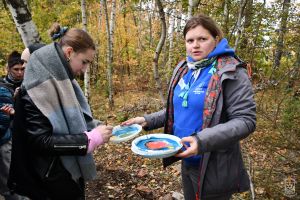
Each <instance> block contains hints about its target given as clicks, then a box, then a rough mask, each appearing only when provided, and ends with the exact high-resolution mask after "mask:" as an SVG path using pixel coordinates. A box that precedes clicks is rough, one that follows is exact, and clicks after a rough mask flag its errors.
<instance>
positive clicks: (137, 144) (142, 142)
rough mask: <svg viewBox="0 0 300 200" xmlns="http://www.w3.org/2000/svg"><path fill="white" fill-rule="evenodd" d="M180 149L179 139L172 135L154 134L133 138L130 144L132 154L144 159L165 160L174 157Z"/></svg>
mask: <svg viewBox="0 0 300 200" xmlns="http://www.w3.org/2000/svg"><path fill="white" fill-rule="evenodd" d="M181 148H182V144H181V143H180V138H179V137H176V136H174V135H169V134H164V133H156V134H149V135H144V136H140V137H138V138H135V139H134V140H133V141H132V143H131V150H132V151H133V153H135V154H138V155H141V156H143V157H146V158H166V157H170V156H173V155H175V154H176V153H177V152H178V151H179V150H180V149H181Z"/></svg>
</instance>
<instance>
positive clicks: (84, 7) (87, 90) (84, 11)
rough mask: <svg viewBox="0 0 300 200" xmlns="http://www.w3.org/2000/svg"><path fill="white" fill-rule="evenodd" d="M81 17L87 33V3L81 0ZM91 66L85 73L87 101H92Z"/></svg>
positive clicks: (83, 27)
mask: <svg viewBox="0 0 300 200" xmlns="http://www.w3.org/2000/svg"><path fill="white" fill-rule="evenodd" d="M81 16H82V29H83V30H84V31H86V32H87V17H86V2H85V0H81ZM90 92H91V88H90V66H88V67H87V69H86V71H85V73H84V95H85V97H86V98H87V100H88V101H89V100H90Z"/></svg>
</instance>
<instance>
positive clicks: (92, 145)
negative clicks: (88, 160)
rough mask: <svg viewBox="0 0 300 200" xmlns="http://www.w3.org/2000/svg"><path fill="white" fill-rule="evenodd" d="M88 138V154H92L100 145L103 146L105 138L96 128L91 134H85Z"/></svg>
mask: <svg viewBox="0 0 300 200" xmlns="http://www.w3.org/2000/svg"><path fill="white" fill-rule="evenodd" d="M85 134H86V135H87V137H88V141H89V144H88V151H87V153H92V152H93V151H94V150H95V149H96V148H97V147H98V146H99V145H101V144H103V143H104V142H103V137H102V134H100V133H99V132H98V131H97V130H96V129H95V128H94V129H93V130H91V131H90V132H87V131H86V132H85Z"/></svg>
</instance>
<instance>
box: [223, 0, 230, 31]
mask: <svg viewBox="0 0 300 200" xmlns="http://www.w3.org/2000/svg"><path fill="white" fill-rule="evenodd" d="M229 6H230V0H224V4H223V25H222V27H223V29H224V35H225V36H227V35H228V22H229Z"/></svg>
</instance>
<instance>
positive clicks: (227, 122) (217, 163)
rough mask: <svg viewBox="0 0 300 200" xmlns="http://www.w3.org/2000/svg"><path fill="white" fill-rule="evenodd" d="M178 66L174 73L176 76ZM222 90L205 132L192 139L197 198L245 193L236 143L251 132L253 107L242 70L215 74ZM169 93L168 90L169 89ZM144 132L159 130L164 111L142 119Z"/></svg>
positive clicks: (245, 180)
mask: <svg viewBox="0 0 300 200" xmlns="http://www.w3.org/2000/svg"><path fill="white" fill-rule="evenodd" d="M178 69H179V66H178V67H177V68H176V69H175V70H174V72H173V77H172V79H171V82H172V81H173V78H174V74H176V72H177V70H178ZM218 73H219V74H220V76H221V79H220V80H221V83H222V89H221V93H220V96H219V98H218V100H217V104H216V105H217V107H216V110H215V113H214V115H213V119H212V120H211V124H210V125H209V128H206V129H203V130H202V131H200V132H199V133H197V135H196V136H195V137H196V138H197V141H198V147H199V149H198V153H199V154H203V162H202V167H201V171H200V172H199V173H201V178H200V196H201V198H203V199H205V198H207V197H217V196H220V195H226V194H230V193H235V192H242V191H246V190H248V189H249V182H250V181H249V177H248V175H247V172H246V170H245V168H244V164H243V160H242V154H241V150H240V144H239V141H240V140H241V139H243V138H246V137H247V136H248V135H249V134H250V133H252V132H254V130H255V127H256V106H255V102H254V93H253V90H252V84H251V82H250V80H249V78H248V75H247V72H246V70H245V69H244V68H242V67H240V66H239V65H237V66H224V68H223V69H222V70H220V71H219V72H218ZM169 90H170V89H169ZM144 117H145V119H146V122H147V129H148V130H151V129H156V128H160V127H163V126H164V124H165V118H166V109H163V110H161V111H158V112H156V113H152V114H149V115H145V116H144Z"/></svg>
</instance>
